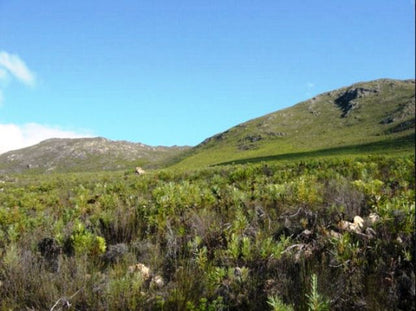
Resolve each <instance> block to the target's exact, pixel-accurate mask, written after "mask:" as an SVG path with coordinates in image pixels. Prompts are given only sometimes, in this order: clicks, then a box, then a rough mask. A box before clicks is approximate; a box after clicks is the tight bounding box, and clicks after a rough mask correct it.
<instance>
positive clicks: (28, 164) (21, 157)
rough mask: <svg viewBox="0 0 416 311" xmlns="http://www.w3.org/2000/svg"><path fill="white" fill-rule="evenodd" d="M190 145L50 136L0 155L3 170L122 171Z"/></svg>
mask: <svg viewBox="0 0 416 311" xmlns="http://www.w3.org/2000/svg"><path fill="white" fill-rule="evenodd" d="M188 148H189V147H177V146H173V147H162V146H158V147H152V146H147V145H144V144H140V143H131V142H126V141H112V140H108V139H105V138H101V137H97V138H79V139H48V140H45V141H43V142H41V143H39V144H37V145H34V146H31V147H27V148H23V149H20V150H15V151H10V152H7V153H4V154H2V155H0V173H3V174H4V173H22V172H26V173H45V172H79V171H101V170H119V169H127V168H133V167H134V166H137V165H140V166H143V167H146V168H150V167H154V166H158V165H160V163H162V162H164V161H167V160H169V159H170V158H171V157H173V156H176V155H177V154H179V153H181V152H183V151H184V150H186V149H188Z"/></svg>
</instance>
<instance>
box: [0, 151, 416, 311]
mask: <svg viewBox="0 0 416 311" xmlns="http://www.w3.org/2000/svg"><path fill="white" fill-rule="evenodd" d="M373 147H374V146H372V147H371V148H373ZM381 149H383V148H381ZM339 151H341V155H339V154H338V151H334V153H333V154H332V155H328V153H326V154H325V156H323V157H315V156H317V155H316V154H309V155H307V156H306V157H305V155H292V156H289V157H288V158H285V157H283V158H279V157H271V158H261V159H252V160H251V162H254V163H244V164H234V165H219V166H214V167H205V168H201V169H188V170H175V169H165V170H158V171H152V172H149V173H147V174H146V175H143V176H137V175H135V174H133V173H132V172H130V171H126V172H101V173H77V174H70V173H67V174H50V175H7V176H6V175H3V176H0V254H1V255H0V310H52V309H53V310H64V309H65V305H66V306H67V308H68V310H201V311H202V310H358V309H359V310H364V309H366V310H415V303H414V283H415V274H414V267H415V256H416V254H415V247H414V245H415V231H414V230H415V164H414V153H412V152H409V151H406V152H402V153H396V154H394V153H390V154H389V155H382V154H381V152H380V153H379V154H378V155H366V154H364V153H362V154H355V155H351V154H348V153H344V152H343V150H339ZM266 160H267V161H266ZM244 162H247V161H244ZM355 216H360V217H361V218H362V219H363V221H364V223H362V224H360V225H357V224H355V227H354V226H353V222H354V217H355ZM356 219H357V218H356ZM347 221H348V222H349V223H347ZM351 226H352V227H351ZM357 226H358V227H357ZM137 264H142V266H141V265H138V266H137ZM139 267H142V268H143V267H147V268H149V271H147V270H143V269H142V268H140V269H142V270H140V269H139ZM412 286H413V287H412ZM69 304H70V307H68V305H69Z"/></svg>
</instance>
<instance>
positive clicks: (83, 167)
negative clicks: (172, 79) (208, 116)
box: [0, 79, 415, 173]
mask: <svg viewBox="0 0 416 311" xmlns="http://www.w3.org/2000/svg"><path fill="white" fill-rule="evenodd" d="M414 129H415V80H414V79H406V80H394V79H378V80H374V81H368V82H358V83H354V84H352V85H350V86H345V87H342V88H339V89H336V90H332V91H328V92H324V93H321V94H318V95H316V96H314V97H312V98H310V99H308V100H305V101H302V102H300V103H297V104H295V105H293V106H291V107H287V108H285V109H281V110H277V111H275V112H271V113H269V114H266V115H264V116H260V117H257V118H254V119H251V120H248V121H246V122H243V123H240V124H238V125H236V126H234V127H232V128H230V129H227V130H225V131H223V132H221V133H218V134H215V135H213V136H211V137H208V138H206V139H205V140H203V141H202V142H201V143H200V144H198V145H197V146H194V147H189V146H171V147H164V146H148V145H145V144H142V143H132V142H128V141H112V140H109V139H107V138H103V137H95V138H74V139H58V138H51V139H48V140H45V141H43V142H41V143H39V144H37V145H34V146H31V147H27V148H23V149H20V150H15V151H9V152H6V153H4V154H1V155H0V173H22V172H33V173H45V172H72V171H99V170H121V169H131V168H132V167H134V166H137V165H139V166H144V167H145V168H161V167H173V168H197V167H203V166H209V165H216V164H221V163H233V162H237V163H244V161H252V160H253V159H254V160H255V159H283V158H290V157H291V155H308V154H309V155H318V154H324V153H325V152H326V153H331V152H329V151H330V150H331V149H332V150H338V151H340V152H360V151H361V152H371V150H377V152H382V151H383V146H386V148H387V149H386V151H388V150H390V151H391V150H407V152H409V150H410V152H411V150H413V152H414V144H415V142H414ZM360 146H362V147H360ZM354 150H356V151H354ZM323 151H325V152H323Z"/></svg>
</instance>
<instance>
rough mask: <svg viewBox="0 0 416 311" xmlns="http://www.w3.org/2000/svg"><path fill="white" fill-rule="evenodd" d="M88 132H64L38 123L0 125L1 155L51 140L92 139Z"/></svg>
mask: <svg viewBox="0 0 416 311" xmlns="http://www.w3.org/2000/svg"><path fill="white" fill-rule="evenodd" d="M91 136H93V135H91V133H88V132H84V133H83V132H81V131H80V132H76V131H68V130H63V129H61V128H59V127H55V126H49V125H42V124H38V123H27V124H23V125H17V124H12V123H9V124H0V154H2V153H5V152H7V151H10V150H16V149H20V148H24V147H28V146H31V145H35V144H37V143H39V142H41V141H42V140H45V139H49V138H81V137H91Z"/></svg>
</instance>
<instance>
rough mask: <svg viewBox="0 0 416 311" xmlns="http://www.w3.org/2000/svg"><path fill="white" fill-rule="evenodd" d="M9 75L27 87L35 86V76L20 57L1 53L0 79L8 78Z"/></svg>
mask: <svg viewBox="0 0 416 311" xmlns="http://www.w3.org/2000/svg"><path fill="white" fill-rule="evenodd" d="M8 74H10V75H12V76H13V77H14V78H16V79H17V80H19V81H20V82H22V83H24V84H25V85H27V86H34V85H35V82H36V78H35V74H34V73H33V72H32V71H30V70H29V68H28V67H27V66H26V64H25V62H24V61H23V60H22V59H21V58H20V57H19V56H18V55H16V54H9V53H7V52H5V51H0V79H5V78H7V75H8Z"/></svg>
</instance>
